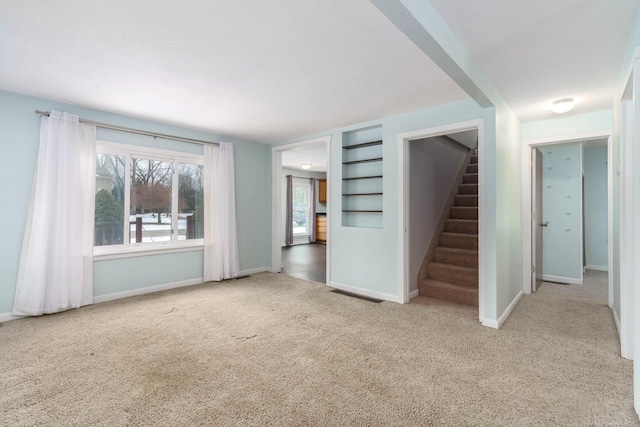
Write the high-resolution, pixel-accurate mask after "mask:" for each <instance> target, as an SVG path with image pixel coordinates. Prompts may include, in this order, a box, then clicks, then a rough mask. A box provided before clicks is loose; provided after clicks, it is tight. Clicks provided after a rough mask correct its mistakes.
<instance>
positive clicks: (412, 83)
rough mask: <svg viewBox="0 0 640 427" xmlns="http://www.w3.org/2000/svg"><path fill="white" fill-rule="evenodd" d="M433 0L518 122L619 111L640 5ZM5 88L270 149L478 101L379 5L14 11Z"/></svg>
mask: <svg viewBox="0 0 640 427" xmlns="http://www.w3.org/2000/svg"><path fill="white" fill-rule="evenodd" d="M431 1H432V3H433V5H434V7H435V8H436V9H437V10H438V11H439V12H440V13H441V15H442V17H443V18H444V19H445V21H446V22H447V23H448V24H449V26H450V27H451V29H452V30H453V32H454V33H455V34H456V35H457V37H458V38H459V39H460V40H461V41H462V43H463V44H464V45H465V46H466V47H467V49H468V50H469V52H470V53H471V55H472V57H473V58H474V59H475V60H476V61H477V63H478V64H479V65H480V67H481V68H482V69H484V71H485V73H486V74H487V75H488V77H489V79H490V80H491V81H492V82H493V83H494V85H495V86H496V88H497V89H498V91H499V92H500V93H501V94H502V95H503V96H504V98H505V99H506V101H507V103H508V104H509V105H510V106H511V107H512V109H513V110H514V112H515V113H516V114H517V115H518V116H519V117H520V119H521V120H523V121H530V120H537V119H543V118H549V117H552V114H551V113H549V112H548V110H547V109H546V107H547V106H548V104H549V103H550V102H551V101H552V100H553V99H557V98H562V97H567V96H573V97H576V98H578V104H577V106H576V108H575V113H581V112H587V111H594V110H600V109H605V108H610V107H611V103H612V101H613V98H612V97H613V89H614V87H615V84H616V83H617V80H618V77H619V75H618V74H619V71H620V67H621V65H622V59H623V58H622V55H623V52H624V49H625V47H626V44H627V40H628V37H629V34H630V30H631V26H632V22H633V18H634V17H635V16H636V11H637V8H638V2H637V0H615V2H610V1H603V0H562V1H558V0H535V1H524V0H517V1H515V0H483V1H469V0H431ZM0 89H5V90H9V91H14V92H18V93H24V94H27V95H33V96H39V97H43V98H49V99H53V100H58V101H63V102H68V103H72V104H78V105H82V106H87V107H92V108H96V109H100V110H105V111H111V112H116V113H121V114H125V115H129V116H134V117H140V118H148V119H152V120H156V121H161V122H166V123H172V124H177V125H182V126H186V127H191V128H195V129H202V130H206V131H211V132H215V133H221V134H225V135H229V136H235V137H238V138H240V139H246V140H252V141H258V142H263V143H271V142H279V141H285V140H289V139H291V138H295V137H300V136H304V135H309V134H313V133H317V132H322V131H325V130H328V129H333V128H337V127H342V126H347V125H350V124H354V123H359V122H363V121H368V120H373V119H376V118H380V117H385V116H389V115H394V114H400V113H404V112H409V111H414V110H418V109H421V108H427V107H431V106H436V105H441V104H444V103H448V102H453V101H457V100H461V99H465V98H468V97H467V95H466V94H465V93H464V92H463V91H462V90H461V89H460V88H459V87H457V86H456V85H455V84H454V83H453V81H452V80H451V79H449V78H448V77H447V76H446V75H445V74H444V73H443V72H442V71H441V70H440V69H438V68H437V67H436V66H435V65H434V64H433V62H432V61H431V60H430V59H428V58H427V57H425V55H424V54H423V53H422V51H420V50H419V49H418V48H417V47H416V46H414V45H413V44H412V43H411V42H410V41H409V40H408V39H407V38H406V37H405V36H404V34H402V33H401V32H400V31H399V30H398V29H397V28H396V27H395V26H394V25H393V24H391V22H390V21H389V20H388V19H387V18H386V17H384V16H383V15H382V14H381V13H380V12H379V11H378V9H377V8H376V7H374V6H373V5H372V4H371V3H370V2H369V1H367V0H349V1H341V0H322V1H317V0H296V1H291V0H269V1H255V0H233V1H228V0H193V1H190V2H180V1H177V0H173V1H170V0H166V1H162V2H158V1H157V0H136V1H130V0H110V1H103V2H98V1H86V0H85V1H83V0H65V1H63V2H60V1H59V2H46V1H40V0H2V1H0Z"/></svg>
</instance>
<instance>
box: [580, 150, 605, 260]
mask: <svg viewBox="0 0 640 427" xmlns="http://www.w3.org/2000/svg"><path fill="white" fill-rule="evenodd" d="M583 168H584V238H585V257H586V260H587V268H589V267H599V268H601V269H607V268H608V265H609V261H608V257H609V249H608V231H607V229H608V222H609V219H608V209H607V207H608V197H607V194H608V188H607V187H608V179H607V147H585V148H584V150H583Z"/></svg>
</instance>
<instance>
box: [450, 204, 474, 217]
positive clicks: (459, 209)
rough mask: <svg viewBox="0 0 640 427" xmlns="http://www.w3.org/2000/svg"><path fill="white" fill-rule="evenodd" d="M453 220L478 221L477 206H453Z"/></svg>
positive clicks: (451, 214) (451, 215)
mask: <svg viewBox="0 0 640 427" xmlns="http://www.w3.org/2000/svg"><path fill="white" fill-rule="evenodd" d="M449 217H450V218H451V219H475V220H477V219H478V208H477V207H476V206H452V207H451V213H450V214H449Z"/></svg>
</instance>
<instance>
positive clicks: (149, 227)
mask: <svg viewBox="0 0 640 427" xmlns="http://www.w3.org/2000/svg"><path fill="white" fill-rule="evenodd" d="M172 176H173V170H172V164H171V162H163V161H159V160H149V159H136V158H132V159H131V202H130V205H131V207H130V209H129V220H130V222H131V225H130V228H129V241H130V242H131V243H140V242H144V243H146V242H169V241H171V180H172Z"/></svg>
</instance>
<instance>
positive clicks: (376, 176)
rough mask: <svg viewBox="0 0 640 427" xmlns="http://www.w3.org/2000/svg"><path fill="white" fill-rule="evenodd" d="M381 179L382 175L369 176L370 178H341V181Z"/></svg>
mask: <svg viewBox="0 0 640 427" xmlns="http://www.w3.org/2000/svg"><path fill="white" fill-rule="evenodd" d="M376 178H382V175H371V176H356V177H354V178H342V180H343V181H353V180H356V179H376Z"/></svg>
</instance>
